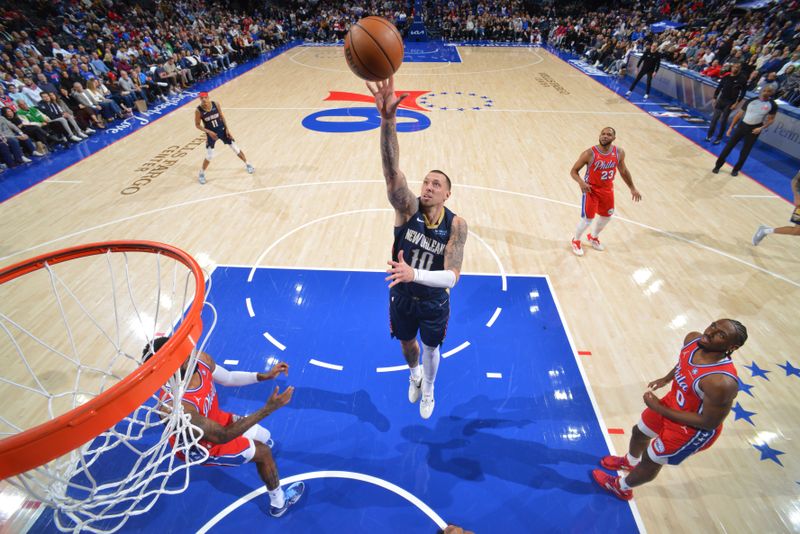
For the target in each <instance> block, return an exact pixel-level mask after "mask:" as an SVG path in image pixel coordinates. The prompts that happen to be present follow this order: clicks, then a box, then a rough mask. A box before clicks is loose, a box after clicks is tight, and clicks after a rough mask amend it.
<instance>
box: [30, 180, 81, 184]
mask: <svg viewBox="0 0 800 534" xmlns="http://www.w3.org/2000/svg"><path fill="white" fill-rule="evenodd" d="M39 183H42V184H82V183H83V181H82V180H45V181H43V182H39Z"/></svg>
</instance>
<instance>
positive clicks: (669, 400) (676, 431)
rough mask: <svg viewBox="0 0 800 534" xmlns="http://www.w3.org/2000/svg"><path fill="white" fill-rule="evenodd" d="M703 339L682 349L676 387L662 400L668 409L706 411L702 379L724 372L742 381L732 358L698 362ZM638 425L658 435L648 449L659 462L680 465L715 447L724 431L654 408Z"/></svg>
mask: <svg viewBox="0 0 800 534" xmlns="http://www.w3.org/2000/svg"><path fill="white" fill-rule="evenodd" d="M699 341H700V338H699V337H698V338H697V339H694V340H692V341H690V342H689V343H688V344H687V345H686V346H685V347H683V349H681V354H680V358H679V359H678V365H676V366H675V375H674V378H673V379H672V389H671V390H670V391H669V393H667V394H666V395H665V396H664V397H663V398H662V399H661V403H662V404H664V405H665V406H667V407H668V408H672V409H673V410H680V411H683V412H695V413H703V396H704V395H703V390H702V389H701V387H700V381H701V379H702V378H704V377H706V376H708V375H712V374H723V375H728V376H730V377H731V378H733V379H734V380H738V375H737V374H736V367H734V365H733V361H732V360H731V359H730V358H729V357H728V358H723V359H722V360H720V361H718V362H716V363H711V364H697V363H694V361H693V359H692V357H693V356H694V353H695V352H696V351H697V350H698V349H699V348H700V347H699V345H698V342H699ZM638 426H639V430H641V431H642V432H643V433H644V434H646V435H647V436H649V437H651V438H655V439H653V441H651V442H650V446H649V447H648V449H647V453H648V455H649V456H650V458H651V459H652V460H653V461H654V462H656V463H659V464H670V465H678V464H679V463H681V462H682V461H684V460H685V459H686V458H688V457H689V456H691V455H692V454H694V453H696V452H699V451H702V450H705V449H707V448H709V447H711V445H712V444H713V443H714V442H715V441H716V440H717V438H719V435H720V433H721V432H722V425H721V424H720V425H719V426H718V427H717V428H715V429H713V430H703V429H701V428H694V427H691V426H686V425H682V424H680V423H676V422H675V421H672V420H670V419H667V418H666V417H664V416H663V415H659V414H657V413H656V412H654V411H653V410H651V409H650V408H646V409H645V410H644V412H642V419H641V421H639V424H638Z"/></svg>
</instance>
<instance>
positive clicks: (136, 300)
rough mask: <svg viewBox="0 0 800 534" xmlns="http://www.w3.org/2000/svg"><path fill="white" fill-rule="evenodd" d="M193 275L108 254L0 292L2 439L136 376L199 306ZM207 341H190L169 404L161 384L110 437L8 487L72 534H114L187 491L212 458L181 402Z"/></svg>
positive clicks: (162, 263) (177, 265)
mask: <svg viewBox="0 0 800 534" xmlns="http://www.w3.org/2000/svg"><path fill="white" fill-rule="evenodd" d="M194 276H195V275H194V273H193V271H192V270H190V269H189V268H188V267H187V266H185V265H184V264H183V263H182V262H180V261H177V260H175V259H172V258H171V257H169V256H167V255H164V254H161V253H148V252H112V251H110V250H109V251H106V252H105V253H103V254H100V255H97V256H90V257H85V258H78V259H73V260H70V261H67V262H64V263H59V264H58V265H50V264H45V266H44V268H43V269H40V270H38V271H34V272H32V273H29V274H26V275H24V276H21V277H19V278H17V279H15V280H12V281H10V282H6V283H5V284H2V285H0V362H2V367H3V369H2V371H0V398H2V399H3V407H2V409H1V410H0V439H6V438H9V437H11V436H15V435H17V434H19V433H21V432H24V431H26V430H28V429H30V428H33V427H35V426H37V425H39V424H41V423H45V422H47V421H50V420H52V419H54V418H57V417H59V416H61V415H63V414H65V413H67V412H69V411H70V410H72V409H73V408H76V407H78V406H81V405H83V404H84V403H86V402H88V401H90V400H91V399H94V398H96V397H97V396H99V395H101V394H103V393H104V392H106V391H107V390H108V389H109V388H111V387H113V386H114V385H115V384H118V383H119V382H120V381H121V380H123V379H124V378H125V377H126V376H128V375H129V374H130V373H131V372H133V371H135V370H136V369H137V368H138V367H139V366H140V365H141V363H142V351H143V349H144V348H145V347H146V346H148V344H150V343H152V341H153V340H154V339H155V338H156V337H158V336H161V335H166V336H169V335H171V334H172V333H174V332H175V330H176V329H178V327H179V325H180V323H181V321H182V320H183V319H184V313H185V311H186V310H187V309H188V307H189V306H190V305H191V304H192V302H194V301H195V299H196V298H197V297H198V295H195V285H196V281H195V279H194ZM199 298H200V299H201V300H202V299H203V295H199ZM211 310H212V311H213V308H211ZM213 315H214V317H213V320H212V321H211V323H212V324H211V325H210V328H209V329H208V333H210V332H211V330H213V323H214V322H215V320H216V317H215V314H213ZM204 339H205V340H207V339H208V335H205V337H204ZM198 341H200V340H194V339H190V342H191V345H192V346H194V347H195V348H194V350H192V351H191V354H190V355H189V354H187V355H186V356H188V360H187V361H188V369H187V370H186V372H184V373H181V372H180V370H179V371H176V372H175V374H173V375H172V376H171V378H169V381H168V383H167V384H164V386H165V389H168V390H169V391H170V393H171V394H170V395H164V394H163V392H162V389H161V388H160V387H159V386H160V385H162V384H157V385H155V386H154V387H153V391H152V395H151V396H150V398H149V399H147V400H146V401H145V402H144V403H143V404H141V406H139V407H138V408H135V409H134V410H133V411H132V412H131V413H129V414H128V415H127V416H125V417H124V418H123V419H122V420H121V421H119V422H118V423H117V424H115V425H114V426H112V427H111V428H108V429H107V430H105V431H104V432H102V433H101V434H100V435H98V436H96V437H93V436H87V437H86V439H87V441H86V442H85V443H84V444H82V445H81V446H79V447H78V448H76V449H74V450H72V451H70V452H68V453H66V454H64V455H63V456H60V457H58V458H56V459H55V460H52V461H50V462H48V463H46V464H44V465H41V466H39V467H37V468H34V469H31V470H29V471H27V472H25V473H22V474H19V475H17V476H13V477H10V478H8V479H7V482H9V483H11V484H13V485H15V486H17V487H19V488H22V489H23V490H24V491H26V492H27V493H29V494H30V495H31V496H32V497H33V498H34V499H37V500H39V501H41V502H42V503H45V504H46V505H48V506H50V507H51V508H52V509H53V517H54V522H55V524H56V526H57V527H58V528H59V529H60V530H62V531H64V532H78V531H83V532H114V531H116V530H119V529H120V528H121V527H122V526H123V525H124V524H125V522H126V521H127V520H128V518H130V517H131V516H133V515H137V514H141V513H145V512H147V511H148V510H149V509H150V508H152V506H153V505H154V504H155V502H156V500H157V499H158V498H159V496H160V495H162V494H170V493H179V492H181V491H183V490H185V489H186V487H187V485H188V483H189V468H190V467H191V466H192V465H195V464H198V463H201V462H203V461H204V460H205V459H206V458H207V452H206V451H205V449H204V448H203V447H200V446H198V440H199V436H200V435H201V433H200V431H199V429H197V428H196V427H194V426H192V425H191V423H190V422H189V418H188V416H187V415H186V414H185V413H184V412H183V409H182V405H181V398H182V397H183V391H184V390H185V387H186V384H187V383H188V380H189V378H190V377H191V374H192V372H193V370H194V365H195V361H196V358H197V353H198V350H202V346H200V347H198V346H197V343H198ZM161 352H162V351H159V352H156V354H155V355H154V356H153V358H154V359H158V358H159V357H163V355H162V354H161ZM182 376H183V377H185V378H182ZM0 444H2V442H0ZM40 446H48V444H47V443H46V440H45V441H44V442H42V443H40Z"/></svg>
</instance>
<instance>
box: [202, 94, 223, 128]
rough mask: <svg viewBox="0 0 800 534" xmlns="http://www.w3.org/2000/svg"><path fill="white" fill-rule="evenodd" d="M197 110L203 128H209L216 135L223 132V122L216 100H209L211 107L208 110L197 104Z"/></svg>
mask: <svg viewBox="0 0 800 534" xmlns="http://www.w3.org/2000/svg"><path fill="white" fill-rule="evenodd" d="M197 111H199V112H200V120H202V121H203V128H206V129H207V130H211V131H213V132H214V133H215V134H217V135H220V134H224V133H225V123H224V122H222V117H221V116H220V114H219V110H218V109H217V103H216V102H211V109H208V110H206V109H204V108H203V106H197Z"/></svg>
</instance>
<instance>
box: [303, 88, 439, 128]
mask: <svg viewBox="0 0 800 534" xmlns="http://www.w3.org/2000/svg"><path fill="white" fill-rule="evenodd" d="M429 92H430V91H397V93H398V94H403V93H408V97H407V98H406V99H405V100H403V102H402V103H401V104H400V107H399V108H398V109H397V131H398V133H407V132H419V131H422V130H424V129H426V128H428V127H429V126H430V125H431V119H430V118H429V117H428V116H427V115H425V114H424V113H420V112H427V111H428V110H427V109H425V108H423V107H422V106H420V105H419V104H418V103H417V98H419V97H420V96H422V95H424V94H427V93H429ZM324 101H325V102H363V103H370V104H373V105H371V106H365V107H346V108H333V109H324V110H322V111H317V112H316V113H312V114H311V115H308V116H307V117H305V118H304V119H303V122H302V124H303V127H305V128H307V129H309V130H313V131H315V132H323V133H353V132H366V131H369V130H374V129H375V128H379V127H380V125H381V116H380V113H378V110H377V108H375V106H374V104H375V99H374V98H373V97H372V96H371V95H363V94H359V93H349V92H346V91H330V92H329V94H328V97H327V98H325V100H324Z"/></svg>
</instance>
